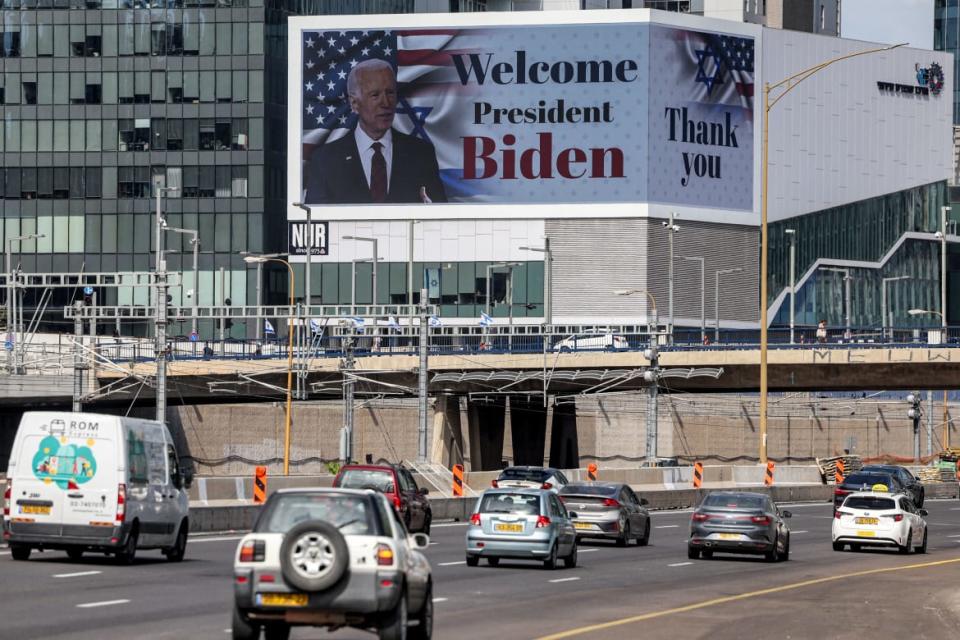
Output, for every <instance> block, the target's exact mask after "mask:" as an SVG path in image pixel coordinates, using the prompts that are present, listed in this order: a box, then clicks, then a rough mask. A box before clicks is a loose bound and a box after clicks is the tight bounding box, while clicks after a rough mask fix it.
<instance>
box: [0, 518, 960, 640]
mask: <svg viewBox="0 0 960 640" xmlns="http://www.w3.org/2000/svg"><path fill="white" fill-rule="evenodd" d="M786 508H788V509H789V510H791V511H792V512H793V514H794V516H793V518H792V519H791V521H790V526H791V529H792V531H793V534H792V539H791V559H790V561H788V562H786V563H778V564H768V563H765V562H763V561H762V560H761V559H760V558H752V557H746V556H744V557H737V556H715V558H714V559H712V560H695V561H691V560H688V559H687V555H686V535H687V523H688V520H689V517H690V516H689V512H681V511H672V512H657V513H655V514H654V516H653V519H654V529H653V535H652V538H651V544H650V546H648V547H637V546H633V545H631V546H629V547H627V548H617V547H615V546H613V544H612V543H604V542H596V543H594V542H585V543H583V544H582V545H581V547H580V566H578V567H577V568H576V569H557V570H555V571H552V572H551V571H546V570H544V569H543V568H541V567H540V566H539V564H532V563H522V562H516V563H507V562H504V563H502V564H501V565H500V567H498V568H493V567H489V566H487V565H486V564H485V563H481V566H480V567H477V568H467V567H466V565H465V563H464V554H463V536H464V532H465V530H466V527H465V525H463V524H461V523H439V524H435V525H434V530H433V535H432V544H431V547H430V549H429V550H428V552H427V555H428V556H429V558H430V561H431V563H432V565H433V568H434V581H435V593H434V596H435V598H436V628H435V637H437V638H457V639H461V638H463V639H468V638H491V637H492V638H503V639H512V638H538V637H551V636H553V637H556V638H560V637H580V638H591V639H595V638H638V637H646V638H666V637H675V638H681V637H682V638H706V637H710V638H711V639H723V638H731V639H733V638H741V637H743V636H744V635H750V634H753V633H759V634H762V636H763V637H770V638H854V637H857V638H860V637H863V636H864V635H865V634H867V633H873V634H874V635H876V636H877V637H893V636H894V635H895V634H897V633H902V634H910V636H911V637H913V638H947V637H953V636H954V635H955V633H956V629H957V628H960V587H958V584H957V583H958V581H957V579H956V576H957V575H958V569H960V503H958V501H956V500H944V501H928V502H927V504H926V505H925V508H927V509H928V510H929V512H930V515H929V516H928V518H927V521H928V524H929V527H930V543H929V545H930V550H929V553H928V554H927V555H916V554H911V555H909V556H901V555H898V554H897V553H896V552H893V551H862V552H858V553H853V552H849V551H847V552H843V553H838V552H835V551H833V550H832V548H831V545H830V526H831V518H832V509H831V507H830V505H827V504H817V505H809V504H808V505H794V506H787V507H786ZM238 539H239V535H218V536H204V537H194V538H193V539H192V540H191V542H190V544H189V545H188V547H187V558H186V560H185V561H184V562H183V563H182V564H179V565H174V564H167V563H166V562H165V561H164V559H163V557H162V556H161V555H160V554H159V552H143V553H142V554H140V555H138V562H137V564H136V565H135V566H133V567H120V566H115V565H114V564H113V563H112V562H111V561H109V560H108V559H106V558H104V557H103V556H97V555H94V556H90V557H84V558H83V560H81V561H79V562H70V561H68V560H67V557H66V555H65V554H64V553H61V552H54V551H48V552H45V553H42V554H40V553H36V552H35V553H34V554H33V556H32V557H31V559H30V561H28V562H14V561H13V560H12V559H11V558H10V555H9V551H7V550H6V549H0V620H2V621H3V622H2V625H0V638H58V639H59V640H66V639H80V638H83V639H89V638H92V637H95V638H98V639H101V640H108V639H120V638H123V639H128V638H211V639H220V638H229V637H230V636H229V626H230V613H231V607H232V600H231V596H232V585H231V577H232V558H233V553H234V550H235V548H236V544H237V540H238ZM677 609H680V610H677ZM566 632H571V634H570V635H567V634H566ZM291 637H293V638H298V639H306V638H324V637H332V638H337V639H343V640H348V639H354V638H357V639H359V638H372V637H375V636H373V635H371V634H366V633H364V632H361V631H357V630H350V629H346V630H341V631H338V632H336V633H334V634H332V635H330V634H327V633H326V632H325V631H323V630H320V629H309V628H301V629H295V630H294V632H293V634H292V636H291Z"/></svg>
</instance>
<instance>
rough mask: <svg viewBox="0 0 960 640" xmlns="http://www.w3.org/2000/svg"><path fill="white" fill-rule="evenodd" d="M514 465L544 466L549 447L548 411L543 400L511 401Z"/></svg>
mask: <svg viewBox="0 0 960 640" xmlns="http://www.w3.org/2000/svg"><path fill="white" fill-rule="evenodd" d="M510 426H511V432H512V439H513V442H512V445H513V464H517V465H542V464H543V462H544V459H545V457H544V450H545V447H546V446H547V443H546V442H545V439H546V438H545V436H546V431H547V409H545V408H544V406H543V400H542V399H541V398H534V399H532V400H531V399H529V398H523V397H514V398H511V399H510Z"/></svg>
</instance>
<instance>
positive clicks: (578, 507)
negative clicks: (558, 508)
mask: <svg viewBox="0 0 960 640" xmlns="http://www.w3.org/2000/svg"><path fill="white" fill-rule="evenodd" d="M560 499H561V500H563V503H564V504H565V505H566V507H567V509H570V510H571V511H575V512H576V514H577V517H576V518H575V519H574V521H573V526H574V528H575V529H576V530H577V537H578V538H608V539H613V540H616V541H617V546H618V547H625V546H627V544H628V543H629V542H630V540H636V541H637V544H638V545H640V546H645V545H646V544H647V543H648V542H650V513H649V512H648V511H647V508H646V506H645V505H646V504H647V501H646V500H643V499H641V498H638V497H637V494H635V493H634V492H633V489H631V488H630V487H629V486H628V485H625V484H622V483H618V482H578V483H576V484H568V485H567V486H565V487H564V488H563V489H561V490H560Z"/></svg>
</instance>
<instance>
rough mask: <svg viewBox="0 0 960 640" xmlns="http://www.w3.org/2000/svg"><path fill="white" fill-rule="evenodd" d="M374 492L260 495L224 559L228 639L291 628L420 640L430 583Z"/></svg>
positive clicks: (429, 618)
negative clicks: (228, 567) (229, 598)
mask: <svg viewBox="0 0 960 640" xmlns="http://www.w3.org/2000/svg"><path fill="white" fill-rule="evenodd" d="M429 543H430V540H429V538H428V537H427V536H426V535H425V534H422V533H417V534H413V535H410V534H408V533H407V530H406V529H405V528H404V526H403V523H402V522H401V521H400V520H399V519H398V518H397V516H396V512H395V511H394V509H393V508H392V507H391V505H390V503H389V502H387V499H386V498H385V497H384V496H383V494H381V493H378V492H375V491H369V490H363V491H361V490H351V489H319V488H318V489H289V490H282V491H278V492H276V493H274V494H273V495H272V496H270V499H269V500H268V501H267V503H266V504H265V505H264V507H263V511H262V512H261V514H260V517H259V518H257V522H256V524H255V525H254V528H253V531H252V532H251V533H249V534H247V535H246V536H244V537H243V539H242V540H241V541H240V545H239V547H238V548H237V555H236V560H235V562H234V569H233V573H234V597H235V606H234V610H233V637H234V638H235V639H238V640H254V639H256V638H259V637H260V631H261V629H263V630H264V631H265V632H266V636H267V638H283V639H285V638H287V637H288V635H289V633H290V627H291V626H293V625H307V626H318V627H327V628H329V629H331V630H333V629H337V628H340V627H344V626H350V627H356V628H359V629H368V630H376V631H377V632H378V634H379V636H380V638H381V639H383V640H394V639H396V640H399V639H402V638H412V639H415V640H429V638H430V637H431V635H432V632H433V579H432V576H431V571H430V563H429V562H428V561H427V559H426V558H425V557H424V555H423V554H422V553H421V552H420V549H425V548H426V547H427V545H429Z"/></svg>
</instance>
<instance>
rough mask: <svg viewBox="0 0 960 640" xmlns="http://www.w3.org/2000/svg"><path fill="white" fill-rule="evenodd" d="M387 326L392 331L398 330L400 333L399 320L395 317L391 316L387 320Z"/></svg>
mask: <svg viewBox="0 0 960 640" xmlns="http://www.w3.org/2000/svg"><path fill="white" fill-rule="evenodd" d="M387 326H388V327H390V328H391V329H396V330H397V331H400V323H399V322H397V319H396V318H395V317H394V316H390V317H389V318H387Z"/></svg>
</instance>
